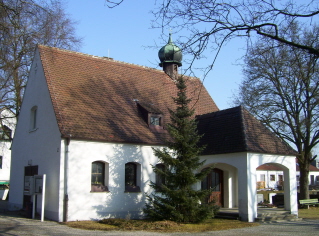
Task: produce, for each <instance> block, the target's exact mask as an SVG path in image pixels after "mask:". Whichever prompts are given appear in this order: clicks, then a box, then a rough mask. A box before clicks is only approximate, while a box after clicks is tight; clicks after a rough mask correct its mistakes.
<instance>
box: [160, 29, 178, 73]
mask: <svg viewBox="0 0 319 236" xmlns="http://www.w3.org/2000/svg"><path fill="white" fill-rule="evenodd" d="M158 57H159V59H160V61H161V62H160V63H159V65H160V66H161V67H163V70H164V71H165V73H166V74H167V75H169V76H170V77H171V78H172V79H175V78H176V77H177V76H178V67H180V66H182V63H181V61H182V57H183V55H182V51H181V49H180V48H179V47H178V46H176V45H175V44H174V43H173V41H172V34H171V33H170V34H169V39H168V43H167V44H166V45H165V46H163V47H162V48H161V49H160V50H159V52H158Z"/></svg>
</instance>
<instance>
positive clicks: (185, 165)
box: [144, 77, 212, 222]
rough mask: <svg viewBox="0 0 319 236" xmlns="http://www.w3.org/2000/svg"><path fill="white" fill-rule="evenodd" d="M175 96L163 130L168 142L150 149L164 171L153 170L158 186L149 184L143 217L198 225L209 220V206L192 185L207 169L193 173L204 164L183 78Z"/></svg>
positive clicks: (205, 194) (179, 81)
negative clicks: (160, 146) (173, 105)
mask: <svg viewBox="0 0 319 236" xmlns="http://www.w3.org/2000/svg"><path fill="white" fill-rule="evenodd" d="M176 86H177V89H178V93H177V97H176V98H173V99H174V102H175V104H176V110H174V111H173V110H169V112H170V119H171V123H169V124H168V125H167V130H168V132H169V134H170V136H171V140H170V141H167V145H166V146H167V147H166V148H163V149H156V148H153V151H154V153H155V155H156V156H157V157H158V158H159V162H160V163H163V164H164V166H165V168H158V167H156V166H153V170H154V172H155V173H156V175H157V176H159V177H160V178H161V180H162V181H161V185H157V184H156V183H154V182H151V187H152V188H153V189H154V190H155V192H154V193H153V194H152V195H149V196H147V198H148V202H147V204H146V207H145V208H144V213H145V214H146V215H147V216H148V218H150V219H152V220H172V221H177V222H200V221H202V220H204V219H207V218H208V217H209V216H212V206H211V205H209V204H205V199H206V198H207V196H208V194H209V193H208V191H207V190H194V189H193V185H194V184H196V183H198V182H199V181H201V180H202V179H203V178H204V177H205V176H206V175H207V174H208V172H209V171H211V169H210V168H207V169H206V168H205V170H204V171H202V172H199V173H196V172H197V171H198V169H199V168H200V167H201V166H202V165H203V164H204V161H200V158H199V154H200V153H201V151H202V150H203V148H200V147H198V145H197V144H198V142H199V139H200V137H201V136H200V135H198V133H197V123H196V121H195V119H194V117H193V115H194V110H193V109H190V108H189V103H190V101H191V99H189V98H187V95H186V88H187V87H186V84H185V80H184V78H183V77H179V78H178V79H177V83H176Z"/></svg>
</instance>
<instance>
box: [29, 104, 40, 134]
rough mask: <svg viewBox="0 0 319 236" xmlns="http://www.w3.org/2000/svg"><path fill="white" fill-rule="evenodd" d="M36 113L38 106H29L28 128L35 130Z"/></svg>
mask: <svg viewBox="0 0 319 236" xmlns="http://www.w3.org/2000/svg"><path fill="white" fill-rule="evenodd" d="M37 113H38V107H37V106H34V107H32V108H31V114H30V130H31V131H32V130H36V129H37Z"/></svg>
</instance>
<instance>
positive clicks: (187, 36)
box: [106, 0, 319, 73]
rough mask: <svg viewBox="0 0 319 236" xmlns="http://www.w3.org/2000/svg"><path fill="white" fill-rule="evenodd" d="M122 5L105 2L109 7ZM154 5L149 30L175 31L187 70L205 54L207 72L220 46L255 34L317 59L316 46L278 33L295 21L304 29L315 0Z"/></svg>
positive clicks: (198, 0) (169, 0)
mask: <svg viewBox="0 0 319 236" xmlns="http://www.w3.org/2000/svg"><path fill="white" fill-rule="evenodd" d="M122 2H123V0H111V1H109V0H106V3H108V4H107V5H108V6H109V7H114V6H117V5H119V4H121V3H122ZM110 3H112V4H110ZM155 4H156V6H157V8H156V9H155V10H153V14H154V17H155V19H154V21H153V27H159V28H162V29H163V30H165V31H166V30H167V29H169V28H172V29H173V30H174V31H175V32H178V34H179V35H180V38H179V40H177V41H176V42H177V43H178V44H179V45H182V49H183V53H184V54H186V53H189V54H190V55H192V60H191V61H190V62H189V64H190V67H191V66H192V65H193V62H194V61H195V60H197V59H199V58H201V57H205V54H206V56H207V55H209V57H210V58H211V60H210V62H209V64H208V65H206V66H205V68H206V69H207V71H206V72H207V73H208V72H209V71H210V70H211V69H212V67H213V65H214V61H215V60H214V59H215V57H216V56H217V55H218V52H219V50H220V48H221V47H222V45H223V44H224V43H225V42H227V41H228V40H231V39H232V38H234V37H245V38H249V37H250V36H252V35H256V34H257V35H261V36H263V37H266V38H269V39H272V40H275V41H278V42H281V43H284V44H287V45H291V46H293V47H296V48H300V49H302V50H305V51H307V52H308V53H311V54H315V55H317V56H319V47H318V46H317V45H314V46H310V45H307V44H303V43H300V42H297V41H295V40H293V39H289V38H286V37H285V36H284V35H283V34H282V32H283V31H284V30H285V29H286V27H287V26H289V25H290V24H291V23H293V22H295V21H302V22H303V24H304V27H305V28H307V27H309V26H310V25H312V24H313V22H315V21H316V19H317V18H318V15H319V4H318V2H317V1H315V0H304V1H290V0H286V1H275V0H237V1H233V0H156V1H155ZM212 55H215V56H212Z"/></svg>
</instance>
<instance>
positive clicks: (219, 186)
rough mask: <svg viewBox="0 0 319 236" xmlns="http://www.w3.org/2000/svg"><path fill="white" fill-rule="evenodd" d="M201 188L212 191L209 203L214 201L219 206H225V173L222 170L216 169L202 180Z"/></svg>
mask: <svg viewBox="0 0 319 236" xmlns="http://www.w3.org/2000/svg"><path fill="white" fill-rule="evenodd" d="M201 187H202V189H210V190H211V191H212V192H211V194H210V196H209V197H208V199H207V202H211V201H213V200H214V201H215V203H216V204H217V205H219V206H221V207H223V206H224V186H223V171H222V170H221V169H218V168H214V169H213V170H212V171H211V172H210V173H209V174H208V175H207V176H206V178H204V179H203V180H202V183H201Z"/></svg>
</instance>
